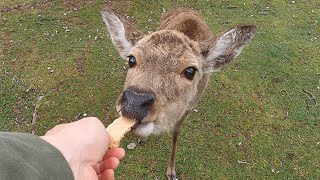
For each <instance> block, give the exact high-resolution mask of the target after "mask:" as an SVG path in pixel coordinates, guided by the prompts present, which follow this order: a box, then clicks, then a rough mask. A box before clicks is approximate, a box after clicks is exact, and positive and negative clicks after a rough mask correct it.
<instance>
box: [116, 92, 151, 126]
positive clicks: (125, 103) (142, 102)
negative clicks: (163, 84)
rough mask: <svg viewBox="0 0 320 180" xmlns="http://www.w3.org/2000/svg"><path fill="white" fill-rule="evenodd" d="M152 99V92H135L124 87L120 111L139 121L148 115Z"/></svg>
mask: <svg viewBox="0 0 320 180" xmlns="http://www.w3.org/2000/svg"><path fill="white" fill-rule="evenodd" d="M154 101H155V96H154V93H152V92H136V91H134V90H130V89H126V90H125V91H124V92H123V95H122V103H121V104H122V109H121V113H122V115H123V116H125V117H129V118H135V119H136V120H137V121H141V120H142V119H143V118H144V117H146V116H147V115H148V113H149V111H150V109H151V106H152V105H153V103H154Z"/></svg>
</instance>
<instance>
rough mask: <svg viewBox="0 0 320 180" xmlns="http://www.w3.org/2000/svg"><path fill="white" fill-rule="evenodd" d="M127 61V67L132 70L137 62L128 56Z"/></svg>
mask: <svg viewBox="0 0 320 180" xmlns="http://www.w3.org/2000/svg"><path fill="white" fill-rule="evenodd" d="M128 58H129V60H128V63H129V67H130V68H132V67H134V66H135V65H136V64H137V60H136V58H135V57H134V56H128Z"/></svg>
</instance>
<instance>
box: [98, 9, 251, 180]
mask: <svg viewBox="0 0 320 180" xmlns="http://www.w3.org/2000/svg"><path fill="white" fill-rule="evenodd" d="M101 14H102V19H103V21H104V23H105V24H106V27H107V30H108V32H109V34H110V38H111V40H112V43H113V45H114V46H115V48H116V49H117V51H118V53H119V54H120V56H121V58H123V59H125V60H126V62H127V64H128V66H129V67H128V70H127V75H126V80H125V83H124V89H123V91H122V92H121V93H120V95H119V97H118V99H117V102H116V110H117V111H118V112H119V114H120V115H121V116H124V117H128V118H134V119H135V120H136V121H137V123H136V124H135V125H134V127H133V128H132V130H131V132H132V133H133V134H134V135H135V136H137V137H139V138H140V139H141V141H140V142H141V143H144V142H145V140H146V139H147V137H148V136H150V135H151V134H154V135H159V134H161V133H164V132H168V133H170V134H172V145H171V154H170V157H169V161H168V166H167V172H166V177H167V179H168V180H175V179H176V177H177V175H176V170H175V159H176V147H177V139H178V135H179V132H180V129H181V126H182V124H183V121H184V119H186V117H187V115H188V113H189V112H190V111H192V110H193V109H194V107H195V105H196V104H197V103H198V102H199V100H200V98H201V96H202V94H203V93H204V91H205V89H206V87H207V85H208V82H209V77H210V75H211V74H212V73H215V72H219V71H221V70H223V69H224V68H225V67H226V66H227V65H228V64H230V62H232V60H233V59H235V58H236V57H237V56H238V55H239V54H240V52H241V51H242V49H243V48H244V47H245V46H246V45H247V44H248V42H250V40H251V39H252V38H253V36H254V35H255V33H256V26H255V25H252V24H248V25H237V26H235V27H233V28H231V29H229V30H227V31H225V32H222V33H220V34H219V35H217V36H214V35H213V34H212V33H211V31H210V29H209V27H208V26H207V24H206V22H205V21H204V19H203V17H202V16H201V15H200V13H199V12H198V11H196V10H192V9H188V8H183V7H179V8H173V9H171V10H168V11H167V12H165V13H164V14H163V15H162V17H161V19H160V24H159V27H158V29H157V30H156V31H154V32H152V33H148V34H143V33H141V32H140V31H138V30H136V29H135V27H134V25H132V24H130V23H126V22H125V20H123V19H121V17H120V16H118V15H116V14H115V13H114V12H112V11H110V10H103V11H101Z"/></svg>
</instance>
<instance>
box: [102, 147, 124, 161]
mask: <svg viewBox="0 0 320 180" xmlns="http://www.w3.org/2000/svg"><path fill="white" fill-rule="evenodd" d="M125 155H126V152H125V150H124V149H123V148H112V149H108V150H107V152H106V154H105V155H104V156H103V160H106V159H108V158H110V157H115V158H117V159H119V160H120V159H122V158H123V157H124V156H125Z"/></svg>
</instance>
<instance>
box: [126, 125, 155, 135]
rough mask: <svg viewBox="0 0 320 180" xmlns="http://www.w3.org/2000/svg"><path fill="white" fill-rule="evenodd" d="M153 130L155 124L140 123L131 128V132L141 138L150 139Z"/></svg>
mask: <svg viewBox="0 0 320 180" xmlns="http://www.w3.org/2000/svg"><path fill="white" fill-rule="evenodd" d="M153 130H154V122H139V123H137V124H135V125H134V126H133V127H132V128H131V132H132V133H133V134H134V135H135V136H138V137H141V138H144V137H148V136H149V135H150V134H152V132H153Z"/></svg>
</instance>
